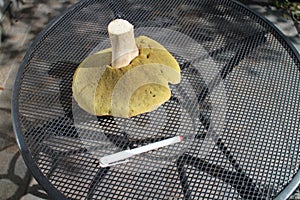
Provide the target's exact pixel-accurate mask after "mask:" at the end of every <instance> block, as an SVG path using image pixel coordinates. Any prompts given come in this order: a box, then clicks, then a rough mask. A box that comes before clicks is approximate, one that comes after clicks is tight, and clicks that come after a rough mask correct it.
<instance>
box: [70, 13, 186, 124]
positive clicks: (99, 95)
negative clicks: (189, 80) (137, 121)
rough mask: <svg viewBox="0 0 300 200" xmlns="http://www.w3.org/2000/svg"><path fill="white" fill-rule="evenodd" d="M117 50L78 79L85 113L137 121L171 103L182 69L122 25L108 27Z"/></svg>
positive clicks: (93, 58)
mask: <svg viewBox="0 0 300 200" xmlns="http://www.w3.org/2000/svg"><path fill="white" fill-rule="evenodd" d="M108 32H109V36H110V41H111V45H112V48H109V49H105V50H102V51H99V52H97V53H95V54H93V55H90V56H88V57H87V58H86V59H84V60H83V62H82V63H80V65H79V66H78V68H77V69H76V71H75V74H74V76H73V83H72V91H73V97H74V99H75V100H76V102H77V103H78V105H79V106H80V107H81V108H82V109H84V110H85V111H87V112H89V113H91V114H93V115H97V116H104V115H110V116H115V117H124V118H128V117H132V116H136V115H139V114H142V113H146V112H150V111H153V110H155V109H156V108H158V107H159V106H160V105H162V104H163V103H164V102H166V101H168V100H169V99H170V97H171V91H170V88H169V85H168V83H172V84H178V83H179V82H180V67H179V65H178V63H177V61H176V60H175V58H174V57H173V56H172V55H171V54H170V53H169V52H168V50H167V49H165V48H164V47H163V46H162V45H161V44H159V43H158V42H156V41H154V40H152V39H150V38H149V37H146V36H139V37H137V38H136V39H135V38H134V33H133V26H132V25H131V24H130V23H129V22H127V21H125V20H121V19H117V20H114V21H112V22H111V23H110V24H109V25H108Z"/></svg>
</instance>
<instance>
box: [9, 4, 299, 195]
mask: <svg viewBox="0 0 300 200" xmlns="http://www.w3.org/2000/svg"><path fill="white" fill-rule="evenodd" d="M115 18H123V19H126V20H128V21H129V22H131V23H132V24H133V25H134V27H135V36H139V35H145V36H148V37H150V38H152V39H154V40H156V41H158V42H159V43H161V44H162V45H164V46H165V47H166V48H167V49H168V51H169V52H170V53H171V54H172V55H173V56H174V57H175V58H176V60H177V61H178V63H179V64H180V67H181V78H182V80H181V83H180V84H178V85H171V86H170V87H171V91H172V97H171V98H170V100H169V101H167V102H166V103H164V104H163V105H162V106H160V107H159V108H158V109H157V110H155V111H153V112H150V113H146V114H142V115H139V116H136V117H132V118H129V119H124V118H117V117H109V116H107V117H96V116H93V115H90V114H88V113H86V112H85V111H83V110H81V109H80V108H79V107H78V105H77V103H76V101H74V99H73V98H72V89H71V86H72V76H73V73H74V71H75V69H76V67H77V66H78V64H79V63H80V62H81V61H82V60H83V59H84V58H86V57H87V56H88V55H90V54H92V53H93V52H96V51H98V50H101V49H105V48H107V47H109V46H110V44H109V39H108V34H107V25H108V23H109V22H110V21H112V20H113V19H115ZM299 60H300V59H299V54H298V53H297V51H296V50H295V49H294V48H293V47H292V45H291V44H290V43H289V42H288V41H287V40H286V39H285V38H284V36H283V35H282V34H281V33H280V32H279V31H278V30H277V29H276V28H275V27H274V26H272V25H271V24H270V23H269V22H268V21H266V20H264V19H263V18H261V17H259V16H258V15H257V14H256V13H254V12H253V11H251V10H249V9H248V8H247V7H245V6H243V5H242V4H240V3H238V2H236V1H230V0H207V1H196V0H189V1H186V0H167V1H144V0H136V1H134V0H127V1H96V0H86V1H81V2H79V3H78V4H76V5H74V6H73V7H71V8H70V9H68V10H67V11H66V12H64V13H63V14H62V15H61V16H59V17H58V18H56V19H55V20H54V21H52V22H51V23H50V24H49V25H48V26H47V27H46V28H45V30H44V31H43V32H42V33H41V34H40V35H39V36H38V37H37V38H36V40H35V42H34V43H33V44H32V46H31V47H30V49H29V50H28V52H27V54H26V56H25V58H24V60H23V62H22V64H21V67H20V70H19V73H18V76H17V79H16V83H15V88H14V91H13V110H12V115H13V122H14V130H15V133H16V137H17V141H18V144H19V147H20V151H21V153H22V156H23V158H24V160H25V162H26V164H27V166H28V168H29V169H30V170H31V172H32V174H33V176H34V177H35V178H36V179H37V181H38V182H39V183H40V184H41V185H42V186H43V188H44V189H45V190H46V191H47V192H48V194H49V196H50V197H51V198H53V199H64V198H68V199H114V198H115V199H229V198H230V199H274V198H278V199H282V198H288V196H289V195H291V194H292V192H293V191H294V190H295V189H296V187H297V185H298V184H299V181H300V171H299V166H300V157H299V153H300V137H299V132H300V131H299V130H300V129H299V124H300V114H299V110H300V101H299V96H300V74H299V70H300V64H299ZM179 135H180V136H182V137H183V141H182V142H180V143H176V144H173V145H169V146H165V147H161V148H159V149H155V150H152V151H147V152H145V153H142V154H139V155H136V156H133V157H131V158H129V159H128V160H126V162H118V163H114V164H115V165H111V166H107V167H103V166H100V165H101V163H100V160H101V158H102V157H103V156H106V155H111V154H113V153H116V152H120V151H126V150H129V149H135V148H139V147H141V146H144V145H148V144H151V143H153V142H159V141H164V140H165V139H168V138H171V137H176V136H179Z"/></svg>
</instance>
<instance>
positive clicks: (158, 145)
mask: <svg viewBox="0 0 300 200" xmlns="http://www.w3.org/2000/svg"><path fill="white" fill-rule="evenodd" d="M181 140H182V139H181V136H176V137H172V138H169V139H165V140H162V141H159V142H154V143H151V144H148V145H145V146H142V147H139V148H135V149H131V150H130V152H131V153H132V154H133V155H137V154H141V153H145V152H147V151H152V150H154V149H159V148H161V147H164V146H168V145H171V144H176V143H178V142H181Z"/></svg>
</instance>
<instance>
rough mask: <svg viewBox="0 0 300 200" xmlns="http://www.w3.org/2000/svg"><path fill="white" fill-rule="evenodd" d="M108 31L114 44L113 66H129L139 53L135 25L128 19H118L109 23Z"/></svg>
mask: <svg viewBox="0 0 300 200" xmlns="http://www.w3.org/2000/svg"><path fill="white" fill-rule="evenodd" d="M108 33H109V38H110V42H111V46H112V67H114V68H121V67H124V66H127V65H128V64H129V63H130V62H131V61H132V60H133V59H134V58H135V57H136V56H138V55H139V50H138V48H137V46H136V43H135V38H134V33H133V25H132V24H130V23H129V22H128V21H126V20H123V19H116V20H113V21H112V22H110V23H109V25H108Z"/></svg>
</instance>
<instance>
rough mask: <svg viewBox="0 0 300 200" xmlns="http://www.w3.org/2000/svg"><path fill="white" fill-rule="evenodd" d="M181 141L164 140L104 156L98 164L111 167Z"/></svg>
mask: <svg viewBox="0 0 300 200" xmlns="http://www.w3.org/2000/svg"><path fill="white" fill-rule="evenodd" d="M181 141H182V136H176V137H172V138H169V139H165V140H162V141H159V142H154V143H151V144H148V145H145V146H142V147H138V148H134V149H130V150H125V151H121V152H118V153H114V154H112V155H109V156H104V157H102V158H101V159H100V162H101V163H102V164H104V165H113V164H114V163H118V162H121V161H124V160H126V159H127V158H130V157H132V156H134V155H138V154H142V153H145V152H148V151H152V150H155V149H159V148H161V147H165V146H168V145H172V144H176V143H178V142H181Z"/></svg>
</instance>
